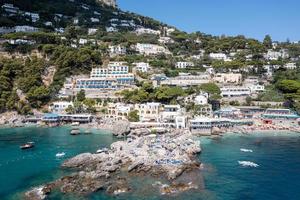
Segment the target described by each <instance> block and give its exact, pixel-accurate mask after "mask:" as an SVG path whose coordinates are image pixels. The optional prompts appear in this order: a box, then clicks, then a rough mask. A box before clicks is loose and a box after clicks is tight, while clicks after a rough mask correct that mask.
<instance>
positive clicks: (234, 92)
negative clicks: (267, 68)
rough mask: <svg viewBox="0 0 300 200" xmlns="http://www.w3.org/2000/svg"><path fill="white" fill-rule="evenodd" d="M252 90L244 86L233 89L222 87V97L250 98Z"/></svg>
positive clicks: (233, 87)
mask: <svg viewBox="0 0 300 200" xmlns="http://www.w3.org/2000/svg"><path fill="white" fill-rule="evenodd" d="M250 95H251V90H250V89H249V88H248V87H244V86H232V87H222V88H221V96H222V97H240V96H250Z"/></svg>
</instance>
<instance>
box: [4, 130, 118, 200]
mask: <svg viewBox="0 0 300 200" xmlns="http://www.w3.org/2000/svg"><path fill="white" fill-rule="evenodd" d="M70 130H71V128H67V127H61V128H34V127H33V128H17V129H0V199H1V200H2V199H19V198H20V197H19V195H17V193H20V192H22V191H24V190H26V189H28V188H30V187H32V186H38V185H40V184H43V183H46V182H48V181H52V180H55V179H56V178H58V177H60V176H62V175H63V173H64V171H62V170H61V169H60V168H59V166H60V164H61V163H62V162H63V160H64V159H67V158H70V157H73V156H75V155H77V154H79V153H83V152H95V151H96V150H97V149H99V148H102V147H106V146H108V145H110V144H111V143H112V142H114V141H115V139H114V138H113V137H112V136H111V134H108V133H104V132H99V131H95V132H94V133H93V134H91V135H83V134H82V135H79V136H71V135H69V133H70ZM30 141H33V142H35V144H36V146H35V148H33V149H30V150H21V149H20V148H19V146H20V145H21V144H24V143H26V142H30ZM61 152H64V153H65V157H63V158H57V157H56V154H57V153H61Z"/></svg>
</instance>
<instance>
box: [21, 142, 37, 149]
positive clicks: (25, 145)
mask: <svg viewBox="0 0 300 200" xmlns="http://www.w3.org/2000/svg"><path fill="white" fill-rule="evenodd" d="M33 147H34V143H33V142H27V143H26V144H23V145H21V146H20V149H24V150H25V149H31V148H33Z"/></svg>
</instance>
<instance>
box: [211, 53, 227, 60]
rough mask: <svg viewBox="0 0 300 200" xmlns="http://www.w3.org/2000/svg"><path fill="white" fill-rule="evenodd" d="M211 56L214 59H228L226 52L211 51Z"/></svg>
mask: <svg viewBox="0 0 300 200" xmlns="http://www.w3.org/2000/svg"><path fill="white" fill-rule="evenodd" d="M209 57H210V58H211V59H214V60H224V61H225V60H227V55H226V54H225V53H210V54H209Z"/></svg>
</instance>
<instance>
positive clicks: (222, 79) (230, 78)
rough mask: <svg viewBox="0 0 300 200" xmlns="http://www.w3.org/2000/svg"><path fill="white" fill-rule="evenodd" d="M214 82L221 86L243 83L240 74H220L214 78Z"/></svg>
mask: <svg viewBox="0 0 300 200" xmlns="http://www.w3.org/2000/svg"><path fill="white" fill-rule="evenodd" d="M213 79H214V81H215V82H217V83H221V84H226V83H231V84H240V83H242V74H240V73H236V74H235V73H218V74H216V75H215V76H214V78H213Z"/></svg>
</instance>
